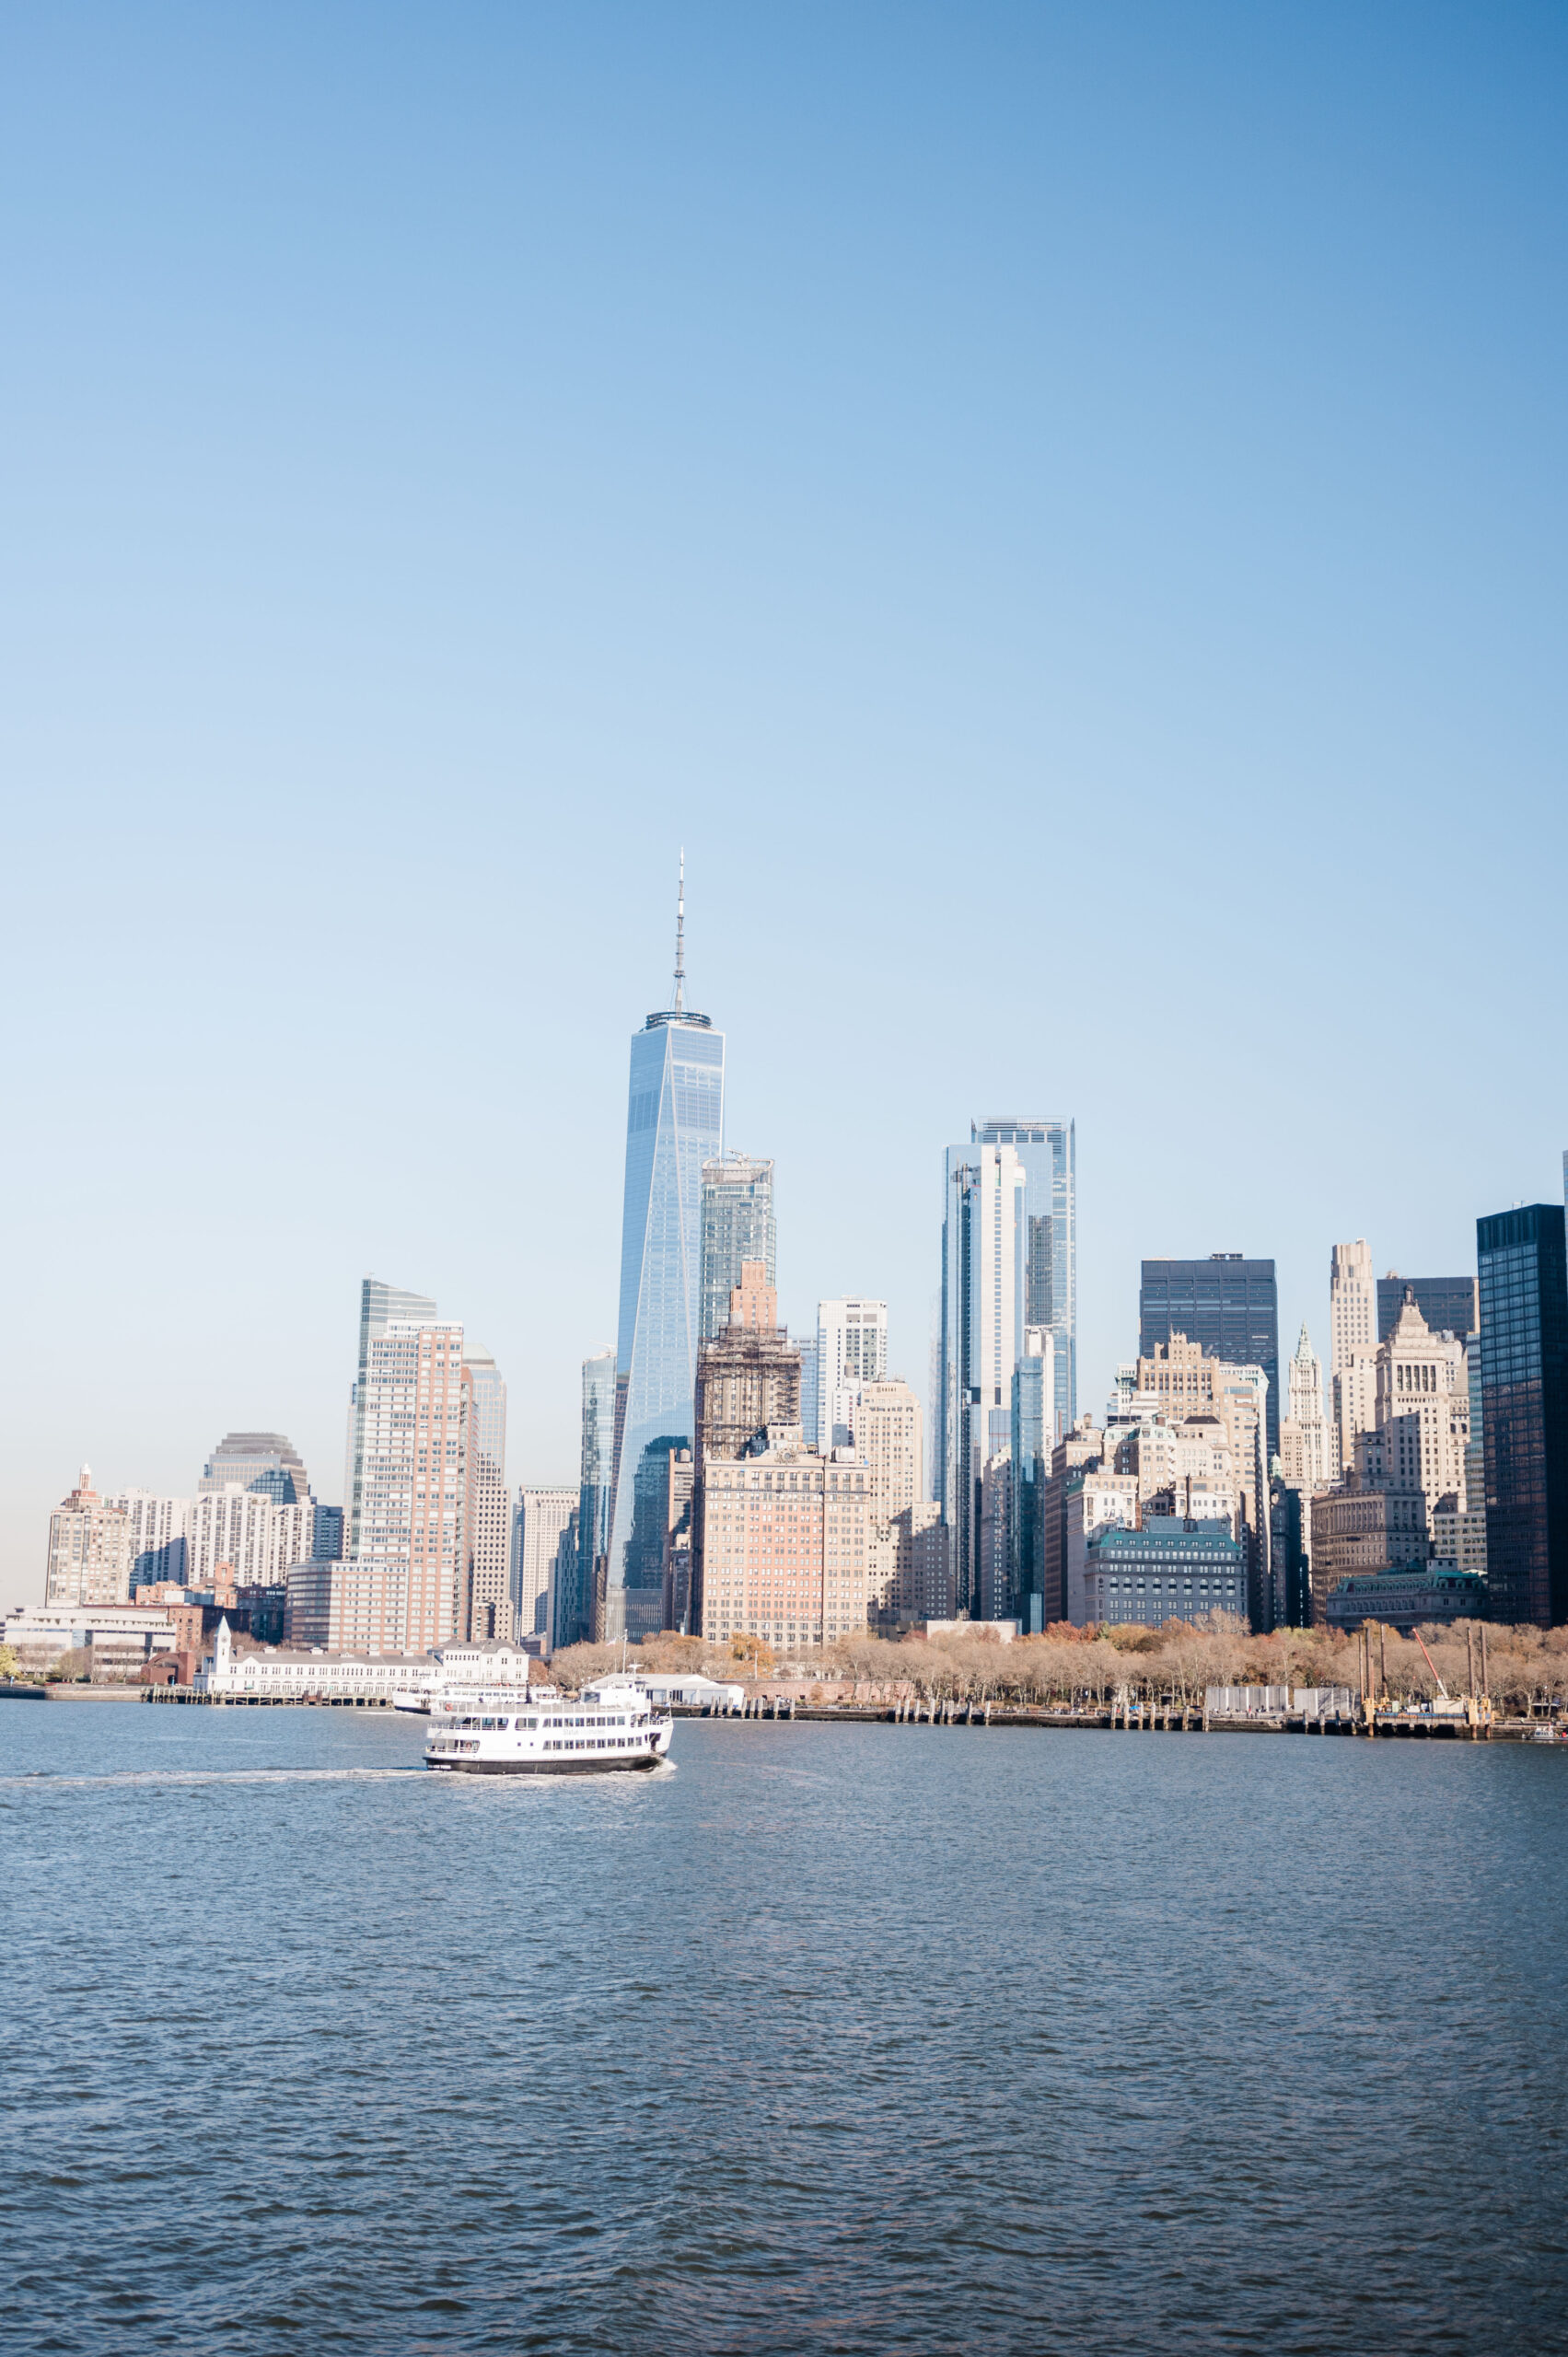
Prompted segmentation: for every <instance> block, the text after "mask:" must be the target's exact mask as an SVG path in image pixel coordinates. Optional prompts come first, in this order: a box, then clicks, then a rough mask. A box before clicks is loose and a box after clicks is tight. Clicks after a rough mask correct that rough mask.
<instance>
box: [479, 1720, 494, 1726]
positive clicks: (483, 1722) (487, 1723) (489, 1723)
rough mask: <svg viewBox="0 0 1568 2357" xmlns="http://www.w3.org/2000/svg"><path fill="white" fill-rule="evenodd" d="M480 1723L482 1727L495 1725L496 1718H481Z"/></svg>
mask: <svg viewBox="0 0 1568 2357" xmlns="http://www.w3.org/2000/svg"><path fill="white" fill-rule="evenodd" d="M479 1724H480V1725H481V1726H482V1727H493V1726H494V1724H495V1722H494V1719H481V1721H480V1723H479Z"/></svg>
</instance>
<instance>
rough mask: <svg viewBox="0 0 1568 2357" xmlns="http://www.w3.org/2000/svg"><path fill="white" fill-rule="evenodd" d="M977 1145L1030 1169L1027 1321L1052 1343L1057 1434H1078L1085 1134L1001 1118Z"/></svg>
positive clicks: (981, 1124)
mask: <svg viewBox="0 0 1568 2357" xmlns="http://www.w3.org/2000/svg"><path fill="white" fill-rule="evenodd" d="M970 1143H971V1144H974V1145H1010V1146H1011V1147H1012V1149H1013V1151H1014V1153H1015V1154H1016V1155H1017V1157H1018V1160H1019V1161H1020V1162H1021V1163H1022V1164H1023V1166H1024V1175H1025V1180H1026V1186H1025V1197H1026V1201H1025V1205H1024V1216H1025V1218H1026V1220H1027V1221H1028V1230H1027V1235H1026V1242H1025V1252H1026V1287H1025V1299H1024V1322H1025V1324H1026V1326H1039V1327H1040V1328H1041V1329H1043V1330H1044V1331H1045V1332H1046V1333H1048V1334H1049V1335H1050V1336H1051V1381H1052V1383H1053V1385H1054V1387H1055V1388H1054V1391H1053V1393H1052V1398H1051V1422H1052V1424H1053V1426H1054V1432H1048V1433H1047V1434H1046V1446H1047V1447H1048V1448H1049V1447H1051V1446H1052V1445H1053V1443H1054V1439H1055V1436H1056V1434H1061V1433H1065V1432H1070V1431H1071V1430H1072V1428H1073V1424H1074V1421H1075V1420H1076V1417H1077V1413H1078V1179H1077V1128H1076V1124H1075V1123H1074V1122H1073V1121H1048V1120H1040V1119H1039V1118H1036V1119H1034V1120H1020V1119H1019V1118H1017V1117H1016V1116H1015V1115H1004V1114H993V1115H992V1116H991V1117H990V1118H989V1119H988V1120H983V1121H973V1122H971V1123H970Z"/></svg>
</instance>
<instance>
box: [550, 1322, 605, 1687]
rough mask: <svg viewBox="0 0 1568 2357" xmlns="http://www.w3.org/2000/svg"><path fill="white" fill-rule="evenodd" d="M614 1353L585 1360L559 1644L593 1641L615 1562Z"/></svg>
mask: <svg viewBox="0 0 1568 2357" xmlns="http://www.w3.org/2000/svg"><path fill="white" fill-rule="evenodd" d="M615 1397H616V1384H615V1353H614V1352H613V1351H596V1352H595V1353H594V1355H593V1357H592V1358H587V1359H585V1360H584V1361H583V1444H582V1461H581V1465H580V1468H579V1473H578V1489H577V1531H576V1541H575V1552H574V1554H573V1556H572V1558H571V1562H570V1566H569V1569H570V1573H571V1576H570V1578H568V1577H567V1570H568V1566H567V1565H566V1564H564V1563H563V1564H560V1565H558V1567H557V1571H556V1580H555V1622H554V1643H556V1644H558V1645H583V1644H589V1643H592V1641H593V1638H594V1635H595V1633H596V1631H597V1629H598V1609H599V1599H600V1596H601V1595H602V1593H603V1588H604V1582H605V1578H606V1574H607V1571H608V1566H609V1562H610V1499H611V1497H612V1495H613V1492H614V1481H615Z"/></svg>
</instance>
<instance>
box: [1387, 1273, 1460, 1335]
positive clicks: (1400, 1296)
mask: <svg viewBox="0 0 1568 2357" xmlns="http://www.w3.org/2000/svg"><path fill="white" fill-rule="evenodd" d="M1407 1287H1408V1289H1409V1290H1410V1291H1411V1293H1413V1294H1414V1295H1415V1306H1416V1307H1417V1308H1418V1309H1419V1310H1420V1312H1421V1314H1422V1316H1423V1318H1425V1320H1426V1322H1427V1324H1428V1325H1429V1326H1430V1327H1431V1329H1432V1330H1433V1332H1434V1334H1457V1335H1458V1338H1459V1341H1461V1342H1462V1341H1464V1339H1465V1337H1466V1335H1467V1334H1473V1333H1474V1332H1475V1330H1476V1325H1475V1279H1474V1278H1473V1277H1379V1278H1378V1280H1377V1340H1378V1341H1380V1342H1386V1341H1388V1337H1389V1335H1390V1334H1391V1333H1392V1332H1393V1330H1394V1329H1395V1327H1396V1326H1397V1325H1398V1324H1399V1322H1400V1310H1401V1309H1402V1308H1403V1307H1404V1306H1405V1293H1406V1289H1407Z"/></svg>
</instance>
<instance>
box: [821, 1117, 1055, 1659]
mask: <svg viewBox="0 0 1568 2357" xmlns="http://www.w3.org/2000/svg"><path fill="white" fill-rule="evenodd" d="M944 1177H945V1193H946V1197H947V1209H946V1216H945V1217H944V1220H943V1223H942V1384H941V1392H940V1396H939V1398H938V1399H937V1403H936V1404H937V1413H938V1417H939V1419H940V1422H941V1434H942V1449H941V1456H940V1457H939V1459H938V1470H939V1473H940V1477H941V1484H942V1486H941V1491H940V1496H939V1502H940V1504H941V1507H942V1518H943V1521H944V1522H945V1523H947V1526H948V1527H949V1529H950V1531H951V1533H952V1541H951V1554H950V1557H949V1561H950V1562H951V1566H952V1573H953V1609H954V1611H955V1612H956V1613H957V1614H958V1616H959V1618H960V1619H969V1620H979V1619H981V1617H982V1616H983V1614H984V1611H985V1593H984V1591H985V1583H984V1580H983V1578H982V1569H983V1566H982V1562H981V1516H982V1510H983V1504H984V1500H983V1488H984V1476H985V1469H986V1466H987V1465H988V1464H989V1463H990V1461H991V1459H992V1458H993V1457H995V1456H996V1455H997V1453H998V1452H999V1451H1001V1450H1004V1449H1005V1448H1007V1447H1008V1446H1009V1445H1010V1444H1011V1441H1012V1436H1013V1371H1014V1369H1015V1367H1016V1365H1017V1364H1018V1362H1019V1360H1020V1359H1021V1358H1022V1357H1023V1356H1024V1353H1025V1335H1026V1330H1027V1329H1026V1324H1025V1311H1026V1308H1027V1306H1028V1244H1029V1227H1028V1217H1027V1206H1028V1173H1027V1172H1026V1170H1025V1169H1024V1167H1023V1164H1022V1162H1021V1160H1020V1157H1019V1155H1018V1153H1017V1150H1016V1147H1014V1146H1012V1145H970V1146H962V1145H954V1146H949V1147H948V1149H947V1162H946V1167H945V1173H944ZM823 1372H824V1375H825V1372H826V1370H824V1371H823Z"/></svg>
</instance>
